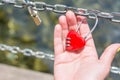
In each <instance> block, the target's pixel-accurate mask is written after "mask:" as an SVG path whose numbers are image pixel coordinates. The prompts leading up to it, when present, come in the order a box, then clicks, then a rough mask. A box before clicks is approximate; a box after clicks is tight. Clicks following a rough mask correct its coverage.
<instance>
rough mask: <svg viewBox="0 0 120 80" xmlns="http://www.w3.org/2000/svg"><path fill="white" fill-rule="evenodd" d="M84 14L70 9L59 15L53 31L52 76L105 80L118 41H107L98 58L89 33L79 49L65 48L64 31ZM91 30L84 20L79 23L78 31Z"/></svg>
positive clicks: (74, 26)
mask: <svg viewBox="0 0 120 80" xmlns="http://www.w3.org/2000/svg"><path fill="white" fill-rule="evenodd" d="M83 19H84V20H85V17H82V16H75V14H74V13H73V12H72V11H68V12H67V13H66V15H62V16H60V18H59V24H57V25H56V26H55V31H54V51H55V62H54V77H55V80H104V79H105V78H106V76H107V75H108V73H109V71H110V67H111V63H112V60H113V58H114V56H115V54H116V51H117V49H118V48H120V44H118V43H116V44H112V45H110V46H109V47H108V48H107V49H105V51H104V52H103V54H102V55H101V57H100V58H98V55H97V51H96V48H95V45H94V41H93V38H92V35H91V34H90V35H89V36H88V38H87V40H86V45H85V47H84V48H83V49H81V50H80V51H74V52H68V51H66V50H65V40H66V35H67V33H68V32H69V30H75V28H76V25H77V23H78V22H79V21H80V20H83ZM88 32H90V29H89V26H88V24H87V22H85V23H82V25H81V27H80V35H81V36H85V35H86V34H87V33H88Z"/></svg>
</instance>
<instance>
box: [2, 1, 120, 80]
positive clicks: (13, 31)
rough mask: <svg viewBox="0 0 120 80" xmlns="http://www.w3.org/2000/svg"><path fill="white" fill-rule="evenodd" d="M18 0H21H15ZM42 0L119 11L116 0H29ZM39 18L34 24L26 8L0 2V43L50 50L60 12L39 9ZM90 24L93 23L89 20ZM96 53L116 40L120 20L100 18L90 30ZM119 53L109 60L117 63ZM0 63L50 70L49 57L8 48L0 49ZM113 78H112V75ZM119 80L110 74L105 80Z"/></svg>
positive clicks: (119, 29) (48, 71)
mask: <svg viewBox="0 0 120 80" xmlns="http://www.w3.org/2000/svg"><path fill="white" fill-rule="evenodd" d="M16 1H22V0H16ZM31 1H44V2H45V3H48V4H53V5H54V4H64V5H67V6H73V7H79V8H86V9H97V10H100V11H103V12H104V11H105V12H120V1H119V0H31ZM39 16H40V18H41V20H42V24H41V25H40V26H38V27H37V26H36V25H35V23H34V22H33V20H32V18H31V17H30V15H29V13H28V11H27V10H26V9H17V8H14V7H12V6H11V7H10V6H7V5H5V6H0V43H2V44H7V45H12V46H19V47H21V48H22V49H24V48H31V49H33V50H37V51H43V52H46V53H52V54H54V50H53V32H54V26H55V24H57V23H58V17H59V16H60V15H58V14H55V13H53V12H48V11H43V12H39ZM89 24H90V27H92V25H93V24H94V21H93V20H89ZM93 37H94V40H95V44H96V48H97V51H98V54H99V55H101V53H102V52H103V51H104V49H105V48H106V47H107V46H108V45H110V44H112V43H118V42H120V23H112V22H110V21H108V20H105V19H100V20H99V23H98V26H97V28H96V29H95V31H94V32H93ZM119 56H120V55H119V54H117V55H116V57H115V59H114V61H113V64H112V65H114V66H118V67H120V58H119ZM0 63H5V64H9V65H13V66H17V67H21V68H26V69H32V70H36V71H41V72H47V73H52V72H53V61H49V60H47V59H45V60H42V59H41V60H40V59H37V58H34V57H27V56H23V55H13V54H11V53H10V52H7V51H5V52H3V51H0ZM115 78H116V79H115ZM117 79H118V80H119V75H114V74H110V76H109V77H108V79H107V80H117Z"/></svg>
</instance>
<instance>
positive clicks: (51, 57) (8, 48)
mask: <svg viewBox="0 0 120 80" xmlns="http://www.w3.org/2000/svg"><path fill="white" fill-rule="evenodd" d="M0 50H1V51H9V52H11V53H13V54H18V53H23V55H25V56H34V57H36V58H40V59H49V60H54V55H53V54H48V53H44V52H40V51H33V50H31V49H28V48H25V49H20V48H19V47H17V46H8V45H5V44H0Z"/></svg>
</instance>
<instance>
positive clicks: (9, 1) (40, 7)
mask: <svg viewBox="0 0 120 80" xmlns="http://www.w3.org/2000/svg"><path fill="white" fill-rule="evenodd" d="M0 5H2V6H3V5H13V6H14V7H16V8H26V7H28V6H31V7H33V8H32V9H33V10H36V11H45V10H47V11H52V12H55V13H58V14H65V13H66V12H67V10H72V11H73V12H74V13H75V14H77V15H81V16H86V17H88V18H90V19H96V18H95V17H94V16H91V14H92V13H94V14H96V15H97V17H98V18H104V19H108V20H110V21H112V22H115V23H120V19H117V18H120V12H111V13H108V12H101V11H99V10H88V9H83V8H75V7H70V6H66V5H62V4H55V5H50V4H47V3H45V2H38V1H36V2H32V1H29V2H27V3H26V2H21V4H18V3H17V2H16V1H15V0H2V1H1V2H0ZM116 17H117V18H116Z"/></svg>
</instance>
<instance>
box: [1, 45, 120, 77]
mask: <svg viewBox="0 0 120 80" xmlns="http://www.w3.org/2000/svg"><path fill="white" fill-rule="evenodd" d="M0 51H9V52H11V53H12V54H19V53H22V54H23V55H25V56H34V57H35V58H39V59H49V60H52V61H54V55H53V54H48V53H44V52H41V51H33V50H31V49H28V48H25V49H20V47H17V46H8V45H5V44H0ZM110 71H111V73H114V74H119V75H120V68H118V67H115V66H112V67H111V70H110Z"/></svg>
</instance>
